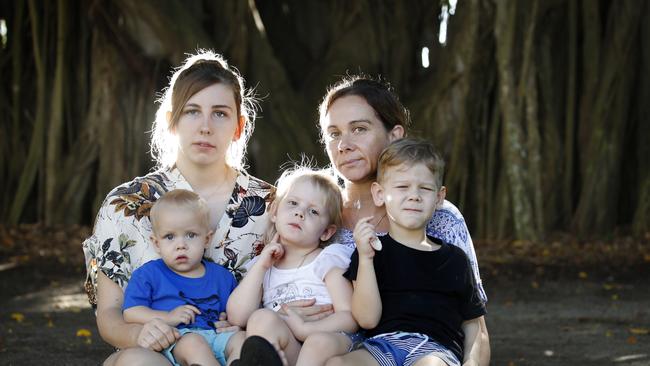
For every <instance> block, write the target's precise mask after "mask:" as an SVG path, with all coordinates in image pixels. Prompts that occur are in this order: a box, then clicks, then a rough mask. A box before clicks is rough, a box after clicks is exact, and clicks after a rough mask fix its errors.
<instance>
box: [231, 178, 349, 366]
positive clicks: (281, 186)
mask: <svg viewBox="0 0 650 366" xmlns="http://www.w3.org/2000/svg"><path fill="white" fill-rule="evenodd" d="M341 205H342V198H341V191H340V188H339V187H338V185H337V182H336V180H335V178H334V177H333V176H331V175H330V174H328V173H326V172H324V171H316V170H312V169H310V168H305V167H299V168H296V169H292V170H289V171H285V172H284V173H283V174H282V176H281V177H280V179H279V180H278V182H277V196H276V198H275V200H274V201H273V203H272V204H271V207H270V211H271V221H272V222H273V224H274V225H273V226H274V227H273V228H272V229H271V232H270V233H269V237H270V238H272V239H271V240H270V241H269V242H268V243H267V244H266V246H265V247H264V249H263V250H262V253H261V254H260V255H259V256H257V257H256V258H254V259H253V260H252V261H251V264H250V267H249V268H250V269H249V271H248V274H247V275H246V277H244V279H243V280H242V281H241V283H240V284H239V286H237V288H236V289H235V290H234V292H233V293H232V294H231V296H230V299H229V301H228V307H227V313H228V320H229V321H230V322H231V323H232V324H235V325H239V326H241V327H244V326H246V335H247V337H251V336H259V337H262V338H264V339H266V340H267V341H268V342H270V343H271V344H272V345H273V346H274V347H275V349H276V350H277V351H278V352H279V354H280V356H282V357H284V358H285V360H284V361H285V362H287V363H288V364H290V365H294V364H295V365H323V364H325V362H326V361H327V360H328V359H329V358H331V357H332V356H335V355H339V354H343V353H346V352H348V350H349V348H350V346H351V344H352V342H353V339H354V333H355V332H356V331H357V329H358V326H357V323H356V322H355V320H354V319H353V317H352V313H351V299H352V285H351V283H350V282H349V281H348V280H347V279H345V278H344V277H343V276H342V274H343V273H344V272H345V270H346V269H347V268H348V266H349V265H350V255H351V249H350V248H349V247H346V246H343V245H340V244H329V245H328V240H329V239H330V238H331V237H332V235H334V233H335V232H336V228H337V225H340V222H341V207H342V206H341ZM302 299H316V304H332V305H333V306H334V313H333V314H331V315H328V316H327V317H325V318H324V319H320V320H317V321H310V322H306V321H304V320H303V319H302V318H301V317H300V316H299V315H298V314H297V313H296V312H294V311H293V310H291V309H290V308H289V307H287V306H285V305H284V304H286V303H287V302H291V301H294V300H302ZM260 303H261V304H263V306H264V307H263V308H261V309H260V308H259V304H260ZM285 314H286V315H285ZM254 338H256V337H254ZM257 339H258V340H259V338H257ZM247 341H248V340H247ZM247 344H248V345H249V346H245V347H244V348H243V349H242V355H241V359H240V360H239V362H237V361H236V362H235V363H234V364H237V365H246V364H248V363H247V362H249V361H247V360H249V358H248V356H250V355H246V354H245V353H246V352H247V350H248V349H250V350H251V353H261V352H262V350H255V344H256V343H255V342H247ZM251 344H252V345H251ZM250 362H251V363H254V362H255V361H250Z"/></svg>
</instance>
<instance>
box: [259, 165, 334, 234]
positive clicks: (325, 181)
mask: <svg viewBox="0 0 650 366" xmlns="http://www.w3.org/2000/svg"><path fill="white" fill-rule="evenodd" d="M304 181H307V182H309V183H311V184H313V185H314V186H315V187H316V188H317V189H318V190H319V191H320V192H321V193H322V194H323V195H325V212H327V217H328V218H329V220H330V224H333V225H336V226H337V227H339V226H341V223H342V221H343V216H342V211H343V197H342V195H341V188H340V187H339V185H338V183H337V180H336V177H335V176H334V175H333V174H332V173H331V172H330V171H329V170H323V169H313V168H311V167H309V166H304V165H296V166H294V167H293V168H289V169H286V170H285V171H284V172H282V175H281V176H280V178H278V180H277V182H276V184H275V185H276V187H277V189H276V192H275V198H274V199H273V202H272V203H271V210H272V212H275V210H277V205H278V204H279V203H280V201H282V199H284V197H286V195H287V192H289V190H290V189H291V187H293V185H294V184H296V183H298V182H304ZM273 235H275V225H270V228H269V232H268V233H267V235H266V237H267V239H269V240H270V239H271V238H273ZM267 242H268V240H267ZM321 244H324V243H321Z"/></svg>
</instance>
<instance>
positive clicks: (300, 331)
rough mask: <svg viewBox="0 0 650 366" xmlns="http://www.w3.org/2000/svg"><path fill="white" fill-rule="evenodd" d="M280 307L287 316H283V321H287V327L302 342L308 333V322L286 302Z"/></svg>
mask: <svg viewBox="0 0 650 366" xmlns="http://www.w3.org/2000/svg"><path fill="white" fill-rule="evenodd" d="M281 309H282V311H284V312H285V313H286V314H287V316H286V317H284V321H285V322H286V323H287V326H288V327H289V329H291V333H293V336H294V337H296V339H297V340H299V341H303V342H304V341H305V339H307V336H308V335H309V333H310V332H309V326H308V325H307V324H308V323H307V322H305V319H303V318H302V317H301V316H300V315H298V313H297V312H295V311H294V310H293V309H291V308H290V307H288V306H287V305H286V304H283V305H282V307H281Z"/></svg>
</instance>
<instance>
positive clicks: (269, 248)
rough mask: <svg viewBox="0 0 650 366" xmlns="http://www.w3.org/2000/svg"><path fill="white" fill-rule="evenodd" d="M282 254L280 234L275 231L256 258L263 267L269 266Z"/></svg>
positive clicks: (267, 267)
mask: <svg viewBox="0 0 650 366" xmlns="http://www.w3.org/2000/svg"><path fill="white" fill-rule="evenodd" d="M283 256H284V247H283V246H282V244H280V234H278V233H276V234H275V235H274V236H273V239H271V241H270V242H268V243H267V244H266V245H265V246H264V249H263V250H262V253H260V255H259V257H260V258H259V259H258V260H257V262H258V263H260V265H262V266H264V268H265V269H269V268H271V266H273V264H274V263H275V262H276V261H278V260H279V259H280V258H282V257H283Z"/></svg>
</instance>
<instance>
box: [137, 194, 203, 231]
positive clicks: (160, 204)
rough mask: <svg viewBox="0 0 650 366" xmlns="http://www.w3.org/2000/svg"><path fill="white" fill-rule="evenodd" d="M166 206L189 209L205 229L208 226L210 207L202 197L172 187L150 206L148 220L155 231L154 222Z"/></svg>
mask: <svg viewBox="0 0 650 366" xmlns="http://www.w3.org/2000/svg"><path fill="white" fill-rule="evenodd" d="M168 208H174V209H178V208H183V209H188V210H191V211H192V212H193V213H194V214H195V215H196V217H197V218H198V219H199V220H198V221H199V224H201V226H202V227H204V228H205V229H209V228H210V208H209V207H208V204H207V203H206V202H205V200H204V199H203V198H201V197H200V196H199V195H198V194H196V193H194V192H192V191H188V190H186V189H174V190H171V191H169V192H167V193H165V194H163V195H162V197H160V198H159V199H158V200H157V201H156V202H155V203H154V204H153V206H152V207H151V211H149V220H150V221H151V227H152V230H153V231H154V234H157V233H156V222H158V220H159V219H160V216H161V215H162V214H163V211H164V210H165V209H168Z"/></svg>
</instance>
